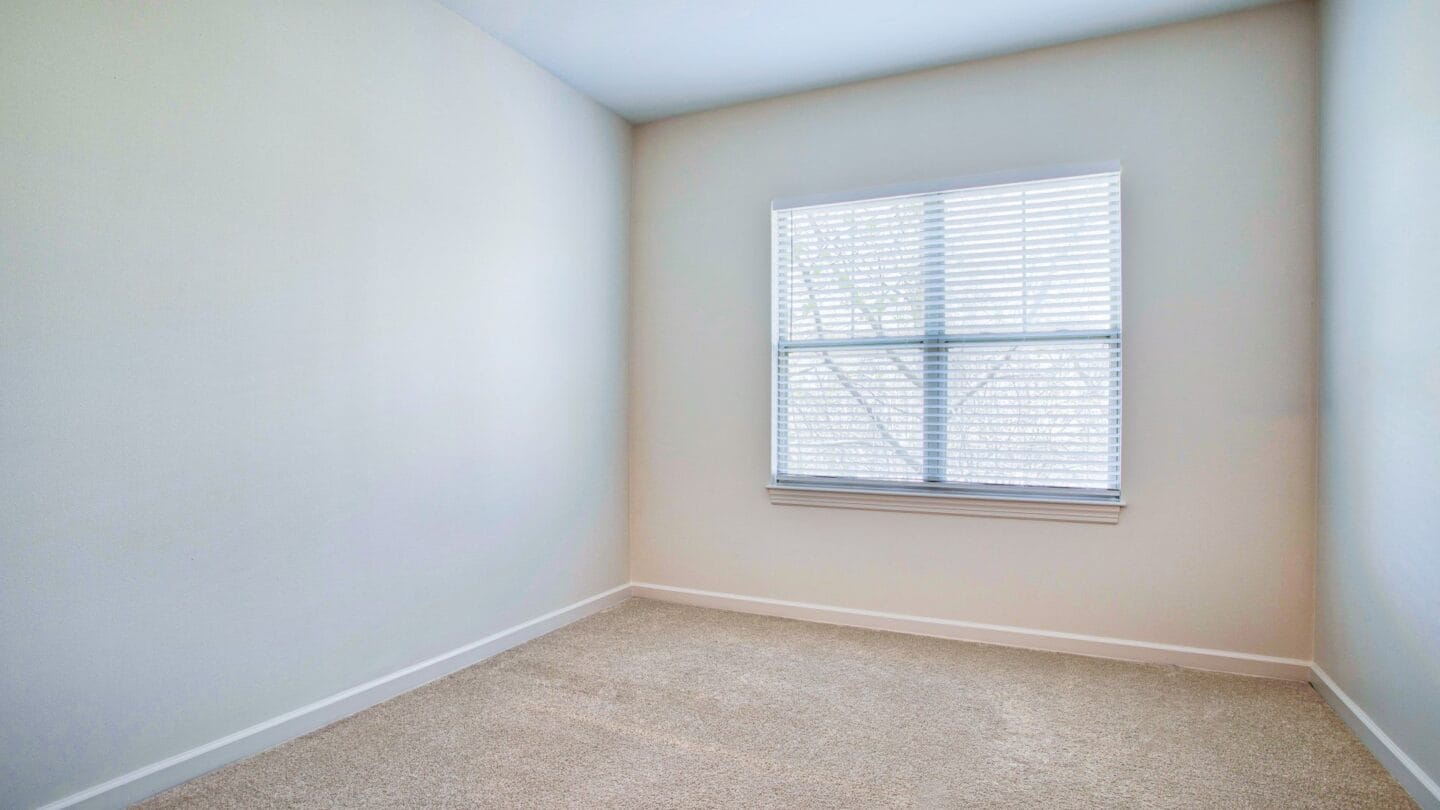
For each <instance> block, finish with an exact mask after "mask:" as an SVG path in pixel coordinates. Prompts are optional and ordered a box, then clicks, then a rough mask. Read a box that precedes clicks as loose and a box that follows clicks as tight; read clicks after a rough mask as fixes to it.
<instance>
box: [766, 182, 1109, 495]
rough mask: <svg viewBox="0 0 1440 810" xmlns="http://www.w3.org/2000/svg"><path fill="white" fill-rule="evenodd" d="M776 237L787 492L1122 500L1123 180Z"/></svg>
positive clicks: (855, 202)
mask: <svg viewBox="0 0 1440 810" xmlns="http://www.w3.org/2000/svg"><path fill="white" fill-rule="evenodd" d="M772 226H773V237H774V245H773V251H774V253H773V259H774V272H775V277H774V293H775V313H774V314H775V321H774V346H773V348H774V358H773V359H774V365H775V380H774V383H775V385H774V391H775V402H774V407H775V410H774V413H773V419H774V426H775V432H774V459H773V463H774V470H773V473H774V478H775V480H776V482H777V483H799V484H805V483H811V484H819V485H827V484H830V485H842V486H843V485H850V486H878V487H884V488H898V489H941V490H960V491H967V492H979V493H997V494H1015V495H1024V496H1037V495H1039V496H1044V495H1047V494H1053V495H1059V496H1071V497H1082V498H1095V499H1099V500H1107V499H1109V500H1114V499H1118V497H1119V491H1120V384H1121V379H1120V378H1121V374H1120V372H1121V358H1120V345H1121V338H1120V320H1121V319H1120V173H1119V171H1118V169H1116V170H1113V171H1102V172H1094V173H1087V174H1084V175H1081V176H1065V177H1049V178H1045V179H1035V180H1027V181H1025V182H1011V183H1003V184H988V185H981V186H969V187H956V188H949V189H944V190H935V191H926V192H924V193H910V194H901V195H892V196H884V197H877V198H873V199H851V200H847V201H843V202H826V203H824V204H812V205H799V206H791V207H787V206H784V205H781V204H778V203H777V207H776V209H775V211H774V212H773V221H772Z"/></svg>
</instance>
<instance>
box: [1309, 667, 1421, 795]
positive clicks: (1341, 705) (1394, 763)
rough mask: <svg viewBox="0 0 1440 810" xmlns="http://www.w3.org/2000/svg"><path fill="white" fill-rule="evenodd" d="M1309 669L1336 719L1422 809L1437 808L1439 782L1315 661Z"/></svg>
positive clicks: (1311, 680)
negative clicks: (1343, 723) (1338, 718)
mask: <svg viewBox="0 0 1440 810" xmlns="http://www.w3.org/2000/svg"><path fill="white" fill-rule="evenodd" d="M1310 672H1311V676H1310V684H1311V685H1312V686H1314V687H1315V691H1317V692H1319V693H1320V694H1321V696H1323V697H1324V698H1325V702H1326V703H1329V704H1330V708H1332V709H1334V710H1335V713H1336V714H1338V715H1340V719H1341V720H1344V721H1345V725H1347V726H1349V727H1350V730H1351V731H1353V732H1355V736H1356V737H1359V738H1360V742H1363V743H1365V747H1366V748H1369V749H1370V753H1372V754H1374V755H1375V758H1376V759H1378V760H1380V764H1381V765H1384V766H1385V770H1387V771H1389V772H1390V775H1391V776H1394V777H1395V781H1397V782H1399V783H1400V785H1401V786H1402V787H1404V788H1405V789H1406V790H1407V791H1409V792H1410V796H1411V797H1412V798H1414V799H1415V801H1416V802H1418V803H1419V804H1420V806H1421V807H1423V808H1426V810H1440V784H1437V783H1436V782H1435V780H1434V779H1432V778H1431V777H1430V775H1429V774H1427V773H1425V771H1424V770H1423V769H1422V768H1421V767H1420V765H1419V764H1418V763H1416V762H1415V760H1413V759H1411V758H1410V757H1409V755H1407V754H1406V753H1405V752H1404V751H1402V750H1401V749H1400V746H1398V745H1396V744H1395V741H1394V740H1392V739H1390V735H1388V734H1386V733H1385V732H1384V731H1383V730H1382V729H1381V728H1380V726H1378V725H1376V723H1375V721H1374V720H1373V719H1371V717H1370V715H1369V714H1366V712H1365V710H1364V709H1362V708H1360V704H1358V703H1356V702H1355V701H1354V700H1351V699H1350V696H1349V695H1347V694H1345V690H1343V689H1341V688H1340V685H1339V684H1337V683H1335V681H1334V680H1332V679H1331V678H1330V676H1329V675H1328V674H1326V672H1325V670H1323V669H1321V668H1320V665H1319V664H1313V665H1311V667H1310Z"/></svg>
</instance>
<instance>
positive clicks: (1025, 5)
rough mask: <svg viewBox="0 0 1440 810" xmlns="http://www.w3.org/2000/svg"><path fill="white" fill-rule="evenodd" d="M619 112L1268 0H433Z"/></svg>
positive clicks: (650, 110)
mask: <svg viewBox="0 0 1440 810" xmlns="http://www.w3.org/2000/svg"><path fill="white" fill-rule="evenodd" d="M440 2H442V3H444V4H445V5H447V6H449V7H451V8H453V9H454V10H455V11H457V12H459V13H460V14H461V15H463V16H464V17H466V18H467V19H469V20H470V21H471V22H473V23H475V24H476V25H478V26H480V27H481V28H482V29H484V30H485V31H487V32H489V33H490V34H492V35H494V36H495V37H497V38H499V39H500V40H501V41H502V42H505V43H506V44H508V45H509V46H510V47H512V48H514V49H515V50H517V51H519V52H520V53H523V54H525V55H526V56H528V57H529V58H530V59H532V60H534V61H535V62H537V63H539V64H540V65H541V66H542V67H544V68H546V69H547V70H549V71H550V72H551V73H554V74H555V75H557V76H559V77H560V78H561V79H564V80H565V81H566V82H568V83H569V84H570V85H572V86H573V87H575V88H577V89H578V90H580V91H581V92H583V93H585V94H586V95H588V96H590V97H591V98H593V99H595V100H596V101H599V102H600V103H601V104H604V105H605V106H607V107H609V108H610V109H612V110H614V111H616V112H618V113H619V114H621V115H622V116H624V117H626V118H628V119H630V120H632V121H652V120H655V119H657V118H664V117H666V116H671V115H678V114H680V113H685V112H693V111H695V110H703V109H707V108H710V107H719V106H723V105H726V104H734V103H736V102H739V101H749V100H752V99H757V98H765V97H768V96H776V95H782V94H784V93H793V92H795V91H798V90H809V89H813V88H816V87H827V86H830V85H836V84H843V83H845V82H850V81H856V80H859V79H868V78H874V77H877V76H886V75H891V74H895V73H903V72H905V71H907V70H915V69H918V68H925V67H934V66H936V65H944V64H950V63H953V62H959V61H963V60H966V59H975V58H978V57H982V56H993V55H995V54H1000V53H1008V52H1013V51H1018V50H1024V49H1026V48H1034V47H1039V46H1043V45H1053V44H1057V43H1061V42H1072V41H1074V40H1078V39H1085V38H1088V37H1094V36H1102V35H1105V34H1113V33H1117V32H1120V31H1129V30H1134V29H1137V28H1145V27H1147V26H1152V25H1160V24H1163V23H1169V22H1178V21H1181V20H1188V19H1195V18H1197V17H1204V16H1208V15H1212V14H1219V13H1222V12H1226V11H1233V10H1236V9H1240V8H1247V7H1250V6H1259V5H1264V4H1265V3H1267V2H1270V0H440Z"/></svg>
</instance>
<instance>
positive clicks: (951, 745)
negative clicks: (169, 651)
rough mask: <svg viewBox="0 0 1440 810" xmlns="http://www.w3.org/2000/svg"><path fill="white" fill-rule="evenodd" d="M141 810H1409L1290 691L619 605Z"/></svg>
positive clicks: (1313, 698) (1272, 684) (1277, 684)
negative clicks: (1296, 809) (938, 809)
mask: <svg viewBox="0 0 1440 810" xmlns="http://www.w3.org/2000/svg"><path fill="white" fill-rule="evenodd" d="M142 806H143V807H146V808H172V807H221V808H264V807H317V808H364V807H505V808H531V807H577V808H578V807H585V808H589V807H745V808H751V807H804V808H822V807H823V808H840V807H867V808H868V807H922V808H929V807H984V808H1037V807H1044V808H1067V807H1195V808H1201V807H1203V808H1240V807H1266V808H1274V807H1305V808H1321V807H1334V808H1363V807H1413V806H1414V805H1413V804H1412V803H1411V802H1410V801H1409V799H1408V798H1407V797H1406V795H1405V793H1404V791H1402V790H1401V788H1400V787H1399V786H1398V785H1397V784H1396V783H1395V782H1394V781H1393V780H1392V779H1391V778H1390V776H1389V775H1388V774H1387V773H1386V772H1385V771H1384V769H1382V768H1381V767H1380V765H1379V764H1378V763H1377V762H1376V761H1375V760H1374V759H1373V758H1372V757H1371V756H1370V754H1369V753H1368V752H1367V751H1366V750H1365V748H1364V747H1363V746H1362V745H1361V744H1360V742H1359V741H1358V740H1356V739H1355V737H1354V736H1352V735H1351V734H1350V732H1349V731H1348V730H1347V729H1346V728H1345V726H1344V725H1343V724H1342V723H1341V722H1340V720H1339V719H1338V718H1337V717H1336V716H1335V714H1334V713H1333V712H1331V711H1330V709H1329V708H1328V707H1327V706H1326V705H1325V704H1324V703H1323V702H1322V701H1321V699H1320V698H1319V696H1318V695H1317V694H1316V693H1315V692H1314V691H1313V690H1312V689H1311V688H1310V687H1309V686H1307V685H1305V684H1300V683H1289V682H1284V681H1274V680H1264V679H1259V678H1245V677H1240V676H1233V675H1217V674H1211V673H1203V672H1194V671H1190V670H1181V669H1175V668H1170V667H1159V666H1149V665H1143V664H1127V663H1120V662H1114V661H1105V660H1100V659H1095V658H1082V657H1078V656H1069V655H1059V654H1054V653H1043V652H1031V651H1026V650H1016V649H1009V648H1005V647H992V646H986V645H980V644H964V643H959V642H953V641H943V640H938V639H930V638H922V637H918V636H905V635H898V634H892V633H880V632H873V631H868V630H856V629H850V628H843V627H833V626H828V625H819V624H809V623H805V622H797V621H788V620H784V619H772V618H765V617H758V616H749V615H744V614H738V613H729V612H724V611H715V610H705V609H701V608H693V607H684V606H679V605H671V604H664V603H660V602H653V601H647V600H641V599H632V600H630V601H629V602H626V603H624V604H622V605H620V606H618V607H615V608H613V609H611V610H609V611H607V612H605V613H602V614H599V615H597V616H593V617H591V618H589V619H586V620H584V621H581V622H578V623H576V624H573V625H571V626H569V627H567V628H565V629H563V630H560V631H557V632H555V633H552V634H550V635H548V636H545V637H544V638H541V639H537V640H535V641H532V642H530V643H529V644H526V645H524V646H521V647H518V648H516V649H514V650H511V651H510V652H507V653H504V654H503V655H500V656H497V657H495V658H492V659H490V660H489V661H485V662H483V663H481V664H477V665H476V666H473V667H471V668H469V669H466V670H464V671H462V672H459V673H457V674H455V675H453V676H451V677H449V678H446V679H444V680H441V681H438V682H436V683H433V684H431V685H429V686H426V687H424V688H422V689H419V690H416V691H414V692H411V693H409V694H406V695H403V696H401V697H398V698H396V699H394V700H392V701H390V702H388V703H384V704H382V705H380V706H377V707H375V708H372V709H370V710H368V711H365V712H362V713H360V714H358V715H356V716H354V717H351V718H349V719H347V720H344V721H341V722H339V723H337V724H335V725H333V726H330V727H328V728H326V729H323V730H321V731H318V732H316V733H314V734H311V735H309V736H307V737H303V738H301V739H299V740H295V741H294V742H291V743H288V744H286V745H283V746H281V747H279V748H276V749H274V750H271V751H268V752H266V753H263V754H260V755H259V756H256V757H253V758H251V759H249V760H246V761H244V762H241V763H238V764H236V765H232V766H230V767H228V768H225V769H223V770H220V771H217V772H215V773H212V774H210V775H208V776H205V777H202V778H200V779H197V780H195V781H193V782H190V783H188V784H186V785H182V786H181V787H179V788H176V789H174V790H172V791H170V792H168V793H165V794H162V795H160V796H158V797H156V798H154V799H151V800H150V801H148V802H146V803H144V804H143V805H142Z"/></svg>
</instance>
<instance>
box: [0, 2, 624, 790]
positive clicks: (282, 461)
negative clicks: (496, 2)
mask: <svg viewBox="0 0 1440 810" xmlns="http://www.w3.org/2000/svg"><path fill="white" fill-rule="evenodd" d="M628 155H629V130H628V127H627V126H626V125H625V124H624V123H623V122H621V121H620V120H619V119H618V118H616V117H615V116H613V115H612V114H610V113H609V112H607V111H605V110H603V109H602V108H600V107H598V106H597V105H595V104H593V103H592V102H590V101H588V100H586V99H584V98H583V97H581V96H580V95H578V94H577V93H575V92H573V91H572V90H570V89H569V88H567V87H565V86H564V85H563V84H562V83H560V82H559V81H558V80H556V79H554V78H553V77H551V76H549V75H548V74H545V73H544V72H543V71H541V70H540V69H539V68H537V67H535V66H534V65H533V64H531V63H530V62H528V61H526V60H524V59H522V58H521V57H519V56H518V55H516V54H514V53H513V52H511V51H509V50H507V49H506V48H505V47H503V46H501V45H499V44H498V43H496V42H495V41H493V40H491V39H489V38H488V37H486V36H485V35H484V34H482V33H480V32H479V31H477V30H476V29H475V28H474V26H472V25H470V24H469V23H467V22H465V21H464V20H462V19H461V18H460V17H458V16H457V15H455V14H453V13H452V12H450V11H448V10H445V9H443V8H441V7H440V6H438V5H436V4H434V3H432V2H429V0H394V1H393V2H349V0H333V2H313V3H292V2H288V0H285V1H284V2H282V1H281V0H276V2H260V3H230V2H223V1H222V0H206V2H187V3H56V2H50V0H34V1H33V2H28V1H27V2H7V3H5V4H4V6H3V9H0V188H3V189H4V192H3V194H0V459H3V464H0V535H3V542H0V717H3V722H0V806H4V807H27V806H33V805H37V804H40V803H42V802H45V801H48V800H52V799H56V798H58V797H61V796H63V795H68V794H69V793H71V792H73V791H75V790H79V789H82V788H85V787H88V786H90V785H92V784H94V783H97V782H100V781H102V780H105V779H108V778H111V777H115V776H118V775H120V774H122V773H125V772H127V771H129V770H131V769H134V768H136V767H140V766H143V765H147V764H149V763H151V762H154V761H156V760H159V759H161V758H163V757H166V756H170V755H173V754H176V753H179V752H180V751H182V750H185V749H188V748H190V747H192V746H195V745H199V744H202V743H206V742H209V741H211V740H214V739H216V738H218V737H220V736H223V735H225V734H228V733H231V732H234V731H238V730H240V729H242V728H244V727H246V726H249V725H251V724H253V723H256V722H259V721H262V720H266V719H269V718H271V717H273V716H275V715H278V714H280V713H282V712H285V711H289V710H291V709H294V708H297V707H299V706H301V705H304V704H306V703H309V702H311V701H313V700H316V699H319V698H322V697H325V696H328V695H331V694H333V693H335V692H338V691H340V690H342V689H346V688H349V687H352V686H355V685H357V684H360V683H363V682H365V681H367V680H369V679H371V678H374V677H377V676H380V675H383V674H388V673H390V672H393V671H395V670H397V669H399V668H401V667H403V666H406V665H409V664H412V663H415V662H417V661H420V660H423V659H425V658H427V657H429V656H432V655H435V654H438V653H441V652H444V651H447V650H450V649H453V648H455V647H458V646H460V645H462V644H465V643H468V642H471V641H474V640H476V639H479V638H482V637H484V636H486V635H488V634H490V633H492V632H495V631H497V630H500V629H502V628H505V627H509V626H512V625H514V624H516V623H518V622H521V621H524V620H527V619H530V618H533V617H535V616H538V615H540V614H543V613H545V612H547V611H550V610H553V609H555V608H558V607H561V606H563V605H566V604H569V603H572V602H574V601H576V600H578V599H581V598H583V597H587V596H590V595H593V594H595V593H598V592H600V591H602V590H605V589H606V588H610V587H612V586H615V585H618V584H621V583H623V582H624V581H625V579H626V575H627V571H626V548H625V492H624V488H625V467H624V455H625V439H624V428H625V426H624V399H625V389H624V383H623V380H624V373H625V365H626V361H625V346H624V338H625V332H626V326H625V323H626V317H625V306H626V290H625V276H626V269H625V253H626V244H625V242H626V237H627V223H628V216H627V212H626V206H627V199H628V188H627V185H628V181H629V167H628V159H629V158H628Z"/></svg>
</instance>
